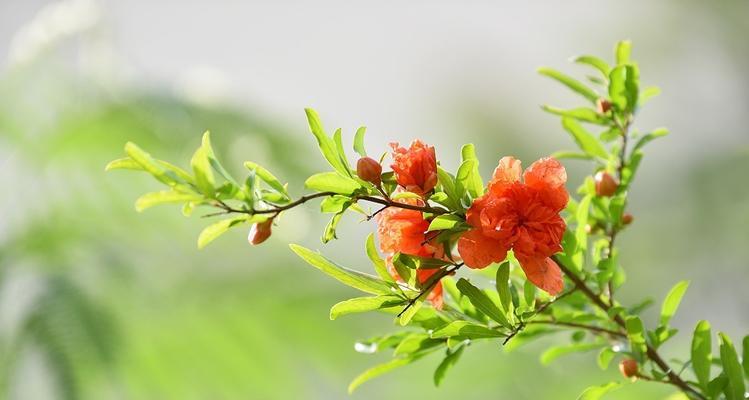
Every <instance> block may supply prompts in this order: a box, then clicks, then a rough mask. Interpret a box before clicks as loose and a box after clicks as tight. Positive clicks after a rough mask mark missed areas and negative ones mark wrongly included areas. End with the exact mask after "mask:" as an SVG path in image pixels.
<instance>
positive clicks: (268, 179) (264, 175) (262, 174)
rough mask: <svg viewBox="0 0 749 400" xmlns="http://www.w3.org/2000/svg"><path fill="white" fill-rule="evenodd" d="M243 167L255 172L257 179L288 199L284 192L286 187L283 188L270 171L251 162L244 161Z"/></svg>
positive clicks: (286, 193)
mask: <svg viewBox="0 0 749 400" xmlns="http://www.w3.org/2000/svg"><path fill="white" fill-rule="evenodd" d="M244 166H245V167H246V168H247V169H249V170H250V171H255V174H257V177H258V178H260V179H262V180H263V182H265V183H267V184H268V186H270V187H272V188H273V189H275V190H276V191H277V192H278V193H281V194H283V195H284V196H286V198H288V197H289V192H288V191H287V190H286V186H284V185H283V184H282V183H281V181H279V180H278V178H276V177H275V175H273V174H272V173H271V172H270V171H268V170H267V169H265V168H264V167H262V166H260V165H259V164H257V163H254V162H252V161H245V163H244Z"/></svg>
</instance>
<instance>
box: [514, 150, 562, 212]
mask: <svg viewBox="0 0 749 400" xmlns="http://www.w3.org/2000/svg"><path fill="white" fill-rule="evenodd" d="M523 179H524V180H525V184H526V185H528V186H530V187H532V188H535V189H536V190H538V191H539V194H540V198H541V201H543V202H544V204H546V205H547V206H549V207H551V208H553V209H555V210H562V209H564V207H566V206H567V201H569V193H567V189H566V188H565V187H564V184H565V183H567V171H566V170H565V169H564V166H563V165H562V163H560V162H559V161H557V160H556V159H554V158H551V157H546V158H542V159H540V160H538V161H536V162H534V163H533V164H531V166H530V167H528V169H526V170H525V173H524V174H523Z"/></svg>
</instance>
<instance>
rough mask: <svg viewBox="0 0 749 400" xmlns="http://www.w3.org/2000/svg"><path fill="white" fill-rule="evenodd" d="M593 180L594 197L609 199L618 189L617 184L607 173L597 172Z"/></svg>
mask: <svg viewBox="0 0 749 400" xmlns="http://www.w3.org/2000/svg"><path fill="white" fill-rule="evenodd" d="M594 180H595V182H596V195H598V196H602V197H611V196H613V195H614V193H616V189H617V188H618V187H619V183H617V182H616V179H614V177H613V176H611V175H610V174H609V173H608V172H604V171H598V173H596V176H595V177H594Z"/></svg>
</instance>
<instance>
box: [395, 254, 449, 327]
mask: <svg viewBox="0 0 749 400" xmlns="http://www.w3.org/2000/svg"><path fill="white" fill-rule="evenodd" d="M462 266H463V263H458V264H455V265H453V266H452V267H451V268H445V269H444V270H442V272H440V273H439V274H435V275H432V277H431V278H430V280H429V281H427V282H428V284H427V286H426V287H425V288H423V289H421V291H420V292H419V294H418V295H416V297H414V298H412V299H411V300H409V301H408V304H406V307H405V308H403V310H401V312H399V313H398V317H400V316H401V315H403V313H405V312H406V311H408V309H409V308H411V307H413V305H414V304H416V302H417V301H419V299H420V298H421V297H422V296H424V295H425V294H427V293H429V292H430V291H431V290H432V288H434V287H435V286H436V285H437V283H439V281H441V280H442V278H444V277H446V276H448V275H451V274H452V273H453V272H455V271H457V270H458V269H460V267H462Z"/></svg>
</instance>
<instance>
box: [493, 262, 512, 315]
mask: <svg viewBox="0 0 749 400" xmlns="http://www.w3.org/2000/svg"><path fill="white" fill-rule="evenodd" d="M495 284H496V285H497V293H499V302H500V304H502V308H504V310H505V312H510V309H511V308H512V307H510V306H511V305H512V298H511V295H510V263H509V262H504V263H502V264H501V265H500V266H499V268H497V280H496V283H495Z"/></svg>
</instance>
